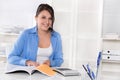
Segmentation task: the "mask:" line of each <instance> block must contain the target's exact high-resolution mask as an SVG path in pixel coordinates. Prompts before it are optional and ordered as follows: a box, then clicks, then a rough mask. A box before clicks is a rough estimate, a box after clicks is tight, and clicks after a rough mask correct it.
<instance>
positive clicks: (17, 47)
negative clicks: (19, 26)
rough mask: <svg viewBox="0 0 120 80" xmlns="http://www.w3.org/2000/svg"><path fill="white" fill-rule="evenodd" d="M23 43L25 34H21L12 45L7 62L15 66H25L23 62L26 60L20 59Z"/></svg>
mask: <svg viewBox="0 0 120 80" xmlns="http://www.w3.org/2000/svg"><path fill="white" fill-rule="evenodd" d="M24 43H25V32H23V33H22V34H21V35H20V36H19V38H18V40H17V41H16V43H15V44H14V47H13V49H12V51H11V53H10V54H9V55H8V62H9V63H11V64H16V65H25V62H26V60H27V59H25V58H23V57H21V54H22V50H23V48H24Z"/></svg>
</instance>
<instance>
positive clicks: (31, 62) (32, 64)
mask: <svg viewBox="0 0 120 80" xmlns="http://www.w3.org/2000/svg"><path fill="white" fill-rule="evenodd" d="M26 65H27V66H35V67H37V66H39V63H37V62H34V61H31V60H27V61H26Z"/></svg>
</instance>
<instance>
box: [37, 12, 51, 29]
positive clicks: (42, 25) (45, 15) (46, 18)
mask: <svg viewBox="0 0 120 80" xmlns="http://www.w3.org/2000/svg"><path fill="white" fill-rule="evenodd" d="M35 19H36V23H37V26H38V30H42V31H48V29H49V27H51V26H52V17H51V15H50V13H49V12H48V11H47V10H43V11H41V12H40V13H39V15H38V16H36V17H35Z"/></svg>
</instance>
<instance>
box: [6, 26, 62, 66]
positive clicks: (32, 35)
mask: <svg viewBox="0 0 120 80" xmlns="http://www.w3.org/2000/svg"><path fill="white" fill-rule="evenodd" d="M38 39H39V38H38V33H37V27H36V26H35V27H33V28H30V29H26V30H24V31H23V32H22V33H21V35H20V36H19V38H18V40H17V42H16V43H15V44H14V47H13V49H12V51H11V53H10V54H9V55H8V62H9V63H11V64H16V65H22V66H25V65H26V64H25V63H26V60H32V61H36V58H37V50H38V41H39V40H38ZM51 43H52V47H53V52H52V54H51V56H50V57H49V60H50V66H52V67H56V66H57V67H59V66H61V64H62V63H63V52H62V43H61V37H60V34H59V33H57V32H55V31H53V32H52V33H51Z"/></svg>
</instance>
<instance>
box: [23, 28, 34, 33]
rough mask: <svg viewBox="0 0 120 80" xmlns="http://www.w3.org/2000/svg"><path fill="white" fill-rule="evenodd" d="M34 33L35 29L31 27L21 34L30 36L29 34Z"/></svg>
mask: <svg viewBox="0 0 120 80" xmlns="http://www.w3.org/2000/svg"><path fill="white" fill-rule="evenodd" d="M35 32H36V27H32V28H27V29H25V30H23V32H22V33H25V34H30V33H35Z"/></svg>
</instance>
